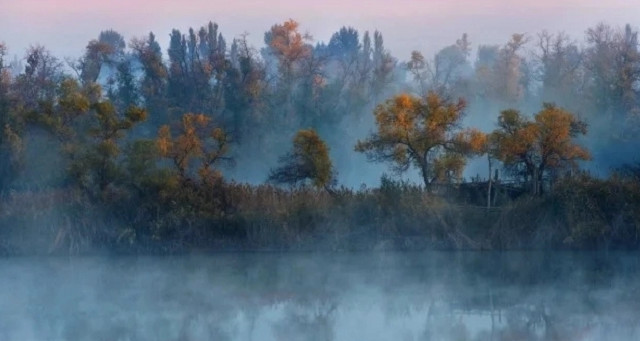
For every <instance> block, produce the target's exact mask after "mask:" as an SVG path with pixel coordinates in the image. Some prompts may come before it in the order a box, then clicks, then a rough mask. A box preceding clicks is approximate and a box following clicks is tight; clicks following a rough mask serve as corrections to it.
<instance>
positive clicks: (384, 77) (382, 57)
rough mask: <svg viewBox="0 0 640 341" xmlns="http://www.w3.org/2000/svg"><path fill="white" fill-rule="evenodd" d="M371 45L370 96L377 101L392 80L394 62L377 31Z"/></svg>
mask: <svg viewBox="0 0 640 341" xmlns="http://www.w3.org/2000/svg"><path fill="white" fill-rule="evenodd" d="M373 44H374V45H373V56H372V63H373V64H372V67H373V69H372V79H371V95H372V96H373V100H374V101H377V100H378V99H379V98H380V96H382V95H384V90H385V89H386V87H387V86H388V85H389V84H390V83H391V81H392V79H393V70H394V69H395V66H396V60H395V59H394V58H393V57H392V56H391V53H389V51H388V50H387V49H386V48H385V47H384V39H383V38H382V33H380V32H378V31H375V32H374V34H373Z"/></svg>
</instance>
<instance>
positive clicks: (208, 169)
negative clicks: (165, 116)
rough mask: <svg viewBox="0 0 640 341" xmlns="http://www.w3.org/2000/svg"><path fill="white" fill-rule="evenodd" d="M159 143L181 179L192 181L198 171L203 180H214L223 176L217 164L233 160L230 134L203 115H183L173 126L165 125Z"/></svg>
mask: <svg viewBox="0 0 640 341" xmlns="http://www.w3.org/2000/svg"><path fill="white" fill-rule="evenodd" d="M174 134H176V135H177V136H175V137H174ZM156 143H157V147H158V151H159V153H160V155H161V156H162V157H164V158H166V159H168V160H170V161H171V163H172V164H173V166H174V167H175V169H176V171H177V174H178V177H179V179H180V181H193V180H194V176H193V175H194V172H195V173H196V174H197V175H198V177H199V179H200V180H201V181H202V182H203V183H209V182H212V181H214V180H216V179H219V178H220V177H221V175H220V172H219V171H218V170H217V169H215V167H216V166H217V165H218V164H219V163H221V162H223V161H230V159H229V157H228V156H227V154H228V152H229V138H228V136H227V134H226V133H225V131H224V130H223V129H222V128H219V127H216V126H214V125H213V123H212V121H211V118H210V117H208V116H205V115H203V114H193V113H187V114H184V115H183V116H182V120H181V122H180V124H179V125H178V126H177V127H175V128H174V129H171V127H170V126H168V125H164V126H162V127H161V128H160V130H159V131H158V138H157V140H156Z"/></svg>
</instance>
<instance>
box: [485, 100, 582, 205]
mask: <svg viewBox="0 0 640 341" xmlns="http://www.w3.org/2000/svg"><path fill="white" fill-rule="evenodd" d="M586 133H587V127H586V124H585V123H584V122H582V121H580V120H579V119H578V118H577V117H576V116H575V115H573V114H572V113H570V112H568V111H566V110H564V109H562V108H559V107H557V106H555V105H553V104H548V103H545V104H544V106H543V109H542V110H541V111H540V112H538V113H537V114H536V115H535V116H534V118H533V120H530V119H528V118H527V117H524V116H522V115H521V114H520V112H518V111H517V110H513V109H510V110H504V111H502V112H501V114H500V117H499V119H498V129H497V130H495V131H494V132H493V135H494V138H495V141H496V144H497V149H496V151H495V154H496V157H497V158H498V159H499V160H500V161H502V162H503V163H504V165H505V166H506V167H508V168H510V169H511V170H513V171H515V172H516V174H520V175H522V176H523V177H524V181H525V182H529V183H530V184H531V192H532V193H533V194H542V192H543V185H542V184H543V181H544V180H545V179H551V178H553V177H555V176H556V175H557V172H558V171H560V170H562V169H567V168H569V169H572V168H576V167H577V162H578V161H580V160H589V159H590V155H589V152H588V151H587V150H586V149H584V148H582V147H581V146H579V145H578V144H576V143H575V142H574V138H576V137H578V136H579V135H584V134H586Z"/></svg>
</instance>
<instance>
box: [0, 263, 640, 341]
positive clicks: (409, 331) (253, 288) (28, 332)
mask: <svg viewBox="0 0 640 341" xmlns="http://www.w3.org/2000/svg"><path fill="white" fill-rule="evenodd" d="M639 267H640V262H639V261H638V259H637V257H636V256H635V255H633V254H625V253H615V254H608V255H604V254H590V253H580V254H576V253H559V252H555V253H549V252H547V253H536V252H509V253H500V254H498V253H475V252H467V253H452V252H420V253H344V254H326V253H317V254H263V253H258V254H214V255H203V256H183V257H117V258H101V257H96V258H92V257H87V258H81V257H78V258H71V259H69V258H46V259H38V258H22V259H12V260H6V259H5V260H1V261H0V271H1V273H2V274H3V276H1V277H0V339H1V340H7V341H13V340H16V341H27V340H56V341H57V340H260V341H262V340H603V339H608V340H633V339H637V337H638V336H639V331H640V322H639V319H638V316H639V315H638V313H639V312H640V304H639V303H638V302H639V301H638V299H640V278H638V277H639V276H638V273H639V272H638V268H639Z"/></svg>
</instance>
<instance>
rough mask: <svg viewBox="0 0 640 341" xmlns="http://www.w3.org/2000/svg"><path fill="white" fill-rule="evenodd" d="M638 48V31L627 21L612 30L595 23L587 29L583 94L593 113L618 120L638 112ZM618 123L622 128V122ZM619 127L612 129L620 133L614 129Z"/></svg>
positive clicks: (639, 110)
mask: <svg viewBox="0 0 640 341" xmlns="http://www.w3.org/2000/svg"><path fill="white" fill-rule="evenodd" d="M639 48H640V47H639V46H638V32H637V31H636V30H634V29H632V28H631V26H630V25H626V26H625V28H624V29H622V30H616V29H614V28H612V27H611V26H609V25H606V24H599V25H597V26H595V27H593V28H589V29H588V30H587V47H586V49H585V67H586V69H587V70H588V75H587V80H588V82H587V94H588V95H589V96H590V97H591V98H592V101H593V107H594V108H595V113H594V114H596V115H598V116H603V115H604V116H605V117H607V118H608V119H614V120H615V121H614V122H621V123H622V122H625V121H626V120H627V119H628V118H629V116H631V115H633V114H637V113H638V112H640V103H639V100H638V99H639V98H640V96H639V90H638V87H637V84H638V82H640V51H639ZM621 126H622V127H623V128H624V124H621ZM620 130H621V129H616V130H614V134H615V135H621V134H619V133H617V132H619V131H620Z"/></svg>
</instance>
